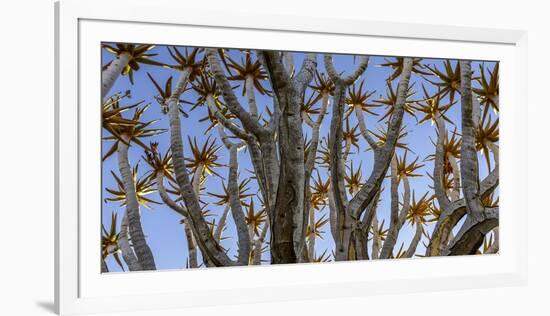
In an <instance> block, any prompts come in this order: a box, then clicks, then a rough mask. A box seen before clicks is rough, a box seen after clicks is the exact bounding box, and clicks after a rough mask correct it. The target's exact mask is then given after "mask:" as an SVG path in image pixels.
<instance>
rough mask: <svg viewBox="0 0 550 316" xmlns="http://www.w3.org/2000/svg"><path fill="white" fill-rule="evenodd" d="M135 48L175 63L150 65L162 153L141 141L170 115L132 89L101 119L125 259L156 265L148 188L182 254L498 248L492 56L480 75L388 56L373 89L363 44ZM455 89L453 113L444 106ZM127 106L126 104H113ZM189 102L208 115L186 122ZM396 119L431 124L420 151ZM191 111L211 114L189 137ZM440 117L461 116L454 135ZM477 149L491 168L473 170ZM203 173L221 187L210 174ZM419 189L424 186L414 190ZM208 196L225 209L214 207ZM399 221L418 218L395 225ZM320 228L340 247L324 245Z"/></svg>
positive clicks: (220, 260) (271, 256) (217, 261)
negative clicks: (158, 69) (113, 163)
mask: <svg viewBox="0 0 550 316" xmlns="http://www.w3.org/2000/svg"><path fill="white" fill-rule="evenodd" d="M116 47H117V50H115V48H114V46H111V45H108V46H105V48H106V49H110V50H112V51H114V52H115V53H116V54H117V56H121V55H124V58H126V59H129V58H130V57H129V56H130V55H131V54H130V53H128V52H126V51H127V50H129V49H130V48H131V46H129V45H126V46H116ZM123 48H124V49H123ZM132 49H134V51H133V52H134V53H133V54H134V55H136V54H137V55H136V56H138V55H139V54H141V55H139V56H140V57H134V59H135V60H134V61H135V62H138V63H139V62H142V63H143V58H145V59H146V60H147V61H146V62H145V63H148V64H149V65H157V66H163V67H164V69H165V70H164V71H165V72H169V76H167V77H166V78H164V81H163V78H159V76H158V75H157V74H153V73H148V77H149V81H148V83H149V84H151V85H152V86H153V87H154V90H153V91H154V92H153V93H152V95H151V97H152V98H154V99H155V100H156V101H157V103H159V104H160V106H161V110H162V114H166V120H167V121H168V124H167V127H168V130H169V140H168V141H167V139H164V141H165V142H167V143H168V144H165V145H166V147H167V148H168V149H167V150H166V151H164V152H161V151H160V150H159V145H158V143H157V142H156V141H158V139H156V140H155V142H152V143H150V145H145V144H144V142H142V140H141V139H142V138H144V137H152V136H156V135H157V134H158V133H162V132H163V131H164V130H162V129H151V128H150V125H151V124H153V123H154V122H155V121H147V122H142V121H141V118H142V115H143V113H144V111H145V109H146V108H147V107H142V106H141V105H142V104H141V103H138V104H134V105H130V106H126V107H122V106H120V105H119V103H120V101H121V100H122V99H124V98H126V97H127V96H128V95H129V93H126V94H124V93H122V94H115V95H114V96H113V97H112V98H110V99H107V100H106V101H105V103H104V109H103V112H104V114H103V126H104V128H105V130H106V131H108V133H109V134H110V136H109V137H108V139H107V140H111V141H113V145H112V147H111V148H110V149H109V150H108V151H107V152H106V154H105V159H107V157H109V156H111V155H112V154H114V153H118V158H119V173H120V177H119V176H118V175H117V174H116V173H113V175H114V176H115V177H116V179H117V183H119V187H118V189H111V188H109V190H110V191H108V192H110V193H111V196H110V197H108V198H107V200H108V201H111V202H120V205H122V206H123V207H126V212H125V216H124V218H123V220H122V224H121V229H120V233H118V235H117V234H115V232H116V230H115V231H113V233H110V234H106V236H110V237H109V238H110V239H109V238H108V240H114V241H112V242H111V243H112V244H116V247H115V246H109V247H110V248H109V247H107V246H106V249H108V250H107V251H106V252H105V256H109V255H111V254H113V253H115V252H113V249H117V251H120V252H121V253H122V256H123V258H124V261H125V262H126V265H127V266H128V267H129V269H130V270H146V269H155V262H154V257H153V252H151V249H150V247H149V246H148V244H147V242H146V240H145V237H144V236H145V235H144V233H143V228H141V227H140V224H139V222H140V217H139V206H140V203H141V206H148V205H154V203H158V202H157V201H155V200H154V199H151V198H150V197H147V196H146V195H147V194H149V193H151V192H154V193H155V194H158V195H159V196H160V200H161V201H162V203H163V204H164V205H166V206H168V208H169V209H171V210H172V211H174V212H176V213H177V214H178V215H179V216H180V217H181V222H182V223H183V225H184V233H185V238H186V240H187V255H188V260H187V266H188V267H190V268H196V267H199V266H202V265H204V266H208V267H211V266H237V265H255V264H260V263H261V262H264V261H266V260H267V261H270V262H271V263H272V264H279V263H299V262H324V261H328V260H330V259H331V257H333V259H334V260H336V261H345V260H367V259H390V258H411V257H413V256H415V255H418V254H417V252H418V251H423V249H424V248H425V249H426V253H425V256H439V255H460V254H475V253H476V252H478V251H480V252H483V253H496V252H497V251H498V240H497V236H498V227H497V226H498V203H497V202H495V200H494V197H493V194H495V192H496V188H497V186H498V117H497V118H492V117H491V115H490V114H487V113H486V112H487V111H488V110H487V109H488V108H492V109H493V110H495V111H498V67H497V66H495V67H494V69H493V70H490V71H489V70H488V73H489V75H486V73H485V69H484V68H483V66H481V68H480V75H481V77H475V76H473V72H472V70H471V65H470V62H467V61H460V62H457V63H456V64H455V65H453V62H451V61H449V60H447V61H444V62H443V66H444V71H440V70H439V69H438V67H437V66H436V65H425V64H423V60H422V59H420V58H408V57H403V58H401V57H399V58H395V59H391V60H390V59H388V60H386V62H385V63H382V64H381V66H384V67H389V68H391V69H390V73H389V74H388V78H387V79H384V81H383V87H382V89H385V90H386V91H385V92H386V96H385V97H382V96H380V97H379V98H377V99H374V100H371V98H372V96H373V95H374V94H375V92H376V89H373V88H372V87H369V71H368V69H369V67H371V65H370V64H369V62H371V58H369V56H360V57H359V58H358V59H357V60H355V61H354V63H353V65H351V66H350V67H348V69H338V66H337V65H339V63H338V62H335V60H333V56H332V55H331V54H324V55H318V54H315V53H304V54H302V55H301V56H302V57H303V58H300V59H299V60H301V65H295V61H294V60H295V59H294V55H293V53H290V52H278V51H263V50H241V51H240V50H231V51H229V50H225V49H211V48H204V49H202V48H194V49H192V50H191V51H189V50H188V49H181V48H177V47H170V48H168V53H169V57H170V58H171V61H163V62H160V61H152V62H151V60H150V59H148V58H149V57H152V56H153V54H150V53H147V55H143V54H144V53H145V52H146V51H149V49H146V50H144V48H142V47H141V46H140V47H139V50H138V51H137V52H136V49H137V48H135V47H134V48H132ZM142 50H143V52H142ZM182 51H183V52H182ZM138 53H139V54H138ZM134 55H131V56H134ZM354 59H355V58H354ZM129 60H130V59H129ZM123 61H124V60H123ZM116 62H118V61H116ZM116 62H115V64H116ZM174 62H175V64H173V63H174ZM129 65H130V64H129V61H128V66H129ZM132 65H134V64H133V63H132ZM115 66H116V65H114V64H113V63H111V64H109V65H107V68H106V69H108V68H109V67H111V68H112V67H115ZM134 66H135V65H134ZM117 67H120V66H117ZM125 67H126V66H125ZM129 67H130V70H131V71H136V70H137V69H136V68H135V67H133V68H132V67H131V66H129ZM121 69H122V68H121ZM130 70H128V72H127V74H130ZM105 71H107V70H105ZM110 71H111V72H113V70H112V69H111V70H110ZM111 72H109V73H111ZM113 73H114V72H113ZM116 73H119V71H118V70H117V71H116ZM120 73H122V74H125V73H124V72H122V70H120ZM113 78H114V79H116V77H115V76H114V75H113ZM114 79H113V80H114ZM157 80H158V81H157ZM472 81H473V82H474V83H477V84H478V85H479V86H480V87H479V88H477V87H472ZM417 82H419V85H420V86H421V87H422V92H423V96H420V97H417V94H416V92H415V91H414V90H413V85H414V84H415V83H417ZM159 83H164V84H159ZM111 86H112V84H111ZM426 86H428V87H426ZM378 90H380V88H378ZM430 90H432V91H433V90H435V92H430ZM456 95H460V109H459V111H460V122H457V120H456V119H453V115H452V114H450V113H451V112H452V111H453V110H455V111H456V108H457V104H458V100H455V97H456ZM192 97H195V98H196V99H195V100H193V101H185V100H191V98H192ZM414 98H418V99H416V100H413V99H414ZM186 106H189V107H190V108H189V110H186V109H185V107H186ZM381 107H383V109H382V111H381V112H379V111H378V109H379V108H381ZM130 111H134V112H133V113H134V115H133V116H125V115H123V114H124V113H127V112H130ZM195 111H202V112H201V113H204V114H205V116H203V117H200V118H199V119H198V120H197V121H193V120H195V119H196V115H195V114H194V113H195ZM374 116H377V117H378V118H377V119H378V122H380V123H378V122H376V121H373V118H374ZM405 119H415V120H416V124H417V126H419V125H422V124H424V123H425V122H427V121H430V122H431V123H432V126H434V127H433V128H430V129H432V131H433V132H434V134H435V137H436V139H435V140H434V141H433V142H432V143H433V144H434V146H433V147H434V148H433V151H432V154H430V155H427V156H424V157H425V158H426V159H425V160H424V162H425V163H421V162H422V160H421V158H420V157H419V155H415V157H414V158H413V159H410V158H408V157H411V156H410V155H414V148H409V145H408V143H407V141H406V140H405V138H406V137H411V136H410V134H411V133H412V134H414V130H412V131H411V130H409V129H408V128H407V127H406V126H405ZM201 122H207V123H208V124H209V126H208V127H207V128H206V129H205V130H201V132H202V133H203V135H204V138H203V139H197V138H198V137H197V136H196V135H197V133H190V130H189V129H193V128H195V127H196V126H198V124H199V123H201ZM371 124H375V125H377V126H374V125H372V126H371ZM447 124H449V125H455V130H454V131H453V132H452V133H451V134H450V133H449V132H448V131H447V128H446V125H447ZM407 125H409V126H410V125H411V121H410V120H409V121H408V122H407ZM412 125H414V122H412ZM428 125H429V124H428ZM457 128H459V130H460V131H457ZM413 129H414V128H413ZM191 134H193V135H195V136H193V137H191ZM184 137H186V138H187V142H184V141H183V139H184ZM425 143H426V144H430V141H429V137H426V139H425ZM134 144H135V145H137V146H139V147H140V148H141V149H142V150H143V154H142V155H141V159H143V160H144V161H146V162H147V166H148V168H149V171H148V172H147V173H146V174H145V175H144V176H142V177H136V176H132V172H131V168H130V161H129V158H128V146H132V145H134ZM186 144H187V145H186ZM426 146H431V145H426ZM366 152H368V155H367V154H366ZM480 154H483V155H484V156H485V159H486V165H487V168H489V174H488V176H486V177H485V178H484V179H482V180H480V179H479V177H480V170H479V166H478V155H480ZM489 154H490V155H491V156H492V159H490V158H489ZM408 155H409V156H408ZM364 157H372V159H362V158H364ZM422 159H423V158H422ZM432 161H433V170H431V172H430V173H429V176H430V177H431V178H432V179H433V186H432V187H431V188H432V189H430V190H428V192H426V189H423V190H420V189H418V188H417V187H416V185H417V184H416V181H417V180H412V179H413V178H422V177H423V175H422V172H420V171H421V170H422V169H423V168H425V167H426V166H428V167H429V166H430V165H431V164H432ZM491 161H493V162H494V164H493V165H491ZM428 162H429V163H430V165H427V164H428ZM132 163H133V164H134V165H138V162H137V161H133V162H132ZM491 168H493V169H492V170H491ZM366 171H368V172H366ZM135 174H137V170H136V172H135ZM212 179H217V180H212ZM208 181H210V182H208ZM212 181H216V182H218V183H220V186H219V190H213V189H211V188H210V187H208V184H207V183H212ZM144 188H145V189H144ZM415 188H416V190H415ZM144 190H145V191H144ZM415 192H417V193H418V192H422V195H420V197H419V198H418V199H417V195H416V193H415ZM387 196H389V199H388V201H389V203H384V202H383V201H384V199H385V198H386V197H387ZM144 203H145V204H144ZM211 208H219V209H220V212H219V213H218V214H217V215H213V212H211ZM385 214H388V215H389V216H386V215H385ZM382 218H383V219H382ZM115 226H116V221H115ZM327 226H328V227H327ZM325 227H326V229H325ZM432 227H433V228H432ZM405 228H406V229H411V230H413V232H412V233H411V234H409V235H410V236H409V238H408V239H405V240H402V239H404V235H405V234H404V233H403V230H404V229H405ZM228 231H229V232H233V234H232V235H227V232H228ZM325 232H326V233H325ZM491 232H492V233H491ZM155 233H156V232H149V234H155ZM112 234H115V236H118V237H117V238H114V237H113V236H111V235H112ZM327 236H329V237H330V238H329V239H331V241H333V242H334V248H331V247H327V248H326V249H319V244H320V243H323V244H324V245H327V243H326V242H325V241H324V239H325V238H327ZM489 236H490V237H489ZM493 236H494V238H495V239H493ZM486 237H487V238H486ZM125 238H126V239H125ZM106 240H107V239H106ZM125 241H126V243H125ZM128 241H131V242H128ZM483 245H485V246H484V247H482V246H483ZM397 246H399V247H397ZM422 247H424V248H422ZM419 249H420V250H419ZM266 253H267V254H268V259H267V258H265V257H264V258H262V256H263V255H264V254H266ZM318 254H320V255H318ZM201 260H202V263H201V262H200V261H201Z"/></svg>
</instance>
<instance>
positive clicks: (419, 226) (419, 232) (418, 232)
mask: <svg viewBox="0 0 550 316" xmlns="http://www.w3.org/2000/svg"><path fill="white" fill-rule="evenodd" d="M422 233H423V228H422V224H421V223H420V222H419V221H417V222H416V231H415V233H414V236H413V238H412V240H411V243H410V244H409V248H408V249H407V251H406V252H405V254H404V255H403V257H405V258H412V257H413V256H414V254H415V252H416V248H417V247H418V243H419V242H420V239H422Z"/></svg>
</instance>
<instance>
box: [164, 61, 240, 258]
mask: <svg viewBox="0 0 550 316" xmlns="http://www.w3.org/2000/svg"><path fill="white" fill-rule="evenodd" d="M189 73H190V69H185V70H183V71H182V72H181V74H180V78H179V79H178V82H177V84H176V87H175V89H174V91H173V92H172V95H171V96H170V99H169V100H168V109H169V112H168V116H169V120H170V143H171V150H172V161H173V163H174V173H175V175H176V181H177V183H178V186H179V189H180V192H181V195H182V198H183V200H184V202H185V205H186V207H187V211H188V213H189V217H188V218H187V219H186V220H189V222H190V226H192V227H193V232H194V233H195V237H196V241H197V244H198V246H199V248H200V249H201V252H202V254H203V256H204V257H205V259H206V260H208V262H210V263H211V264H212V265H215V266H233V265H235V262H233V261H232V260H231V259H229V257H228V256H227V254H226V253H225V251H224V249H223V248H222V247H221V246H220V245H219V243H217V242H216V240H215V239H214V237H213V236H212V233H211V232H210V228H209V227H208V223H207V222H206V220H205V219H204V218H203V216H202V210H201V207H200V205H199V198H198V196H197V195H196V194H195V192H194V190H193V186H192V184H191V182H190V180H189V174H188V172H187V168H186V166H185V156H184V154H183V141H182V136H181V135H182V130H181V121H180V117H179V106H178V101H179V98H180V96H181V93H183V91H184V88H185V86H186V84H187V81H188V77H189Z"/></svg>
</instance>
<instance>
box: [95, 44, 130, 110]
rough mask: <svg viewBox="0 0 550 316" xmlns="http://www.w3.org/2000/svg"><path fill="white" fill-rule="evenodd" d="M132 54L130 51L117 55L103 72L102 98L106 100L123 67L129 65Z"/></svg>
mask: <svg viewBox="0 0 550 316" xmlns="http://www.w3.org/2000/svg"><path fill="white" fill-rule="evenodd" d="M131 58H132V56H130V54H128V53H122V54H120V55H116V56H115V58H114V59H113V61H112V62H111V64H109V66H107V69H105V70H104V71H103V72H102V73H101V100H104V99H105V97H106V96H107V94H109V91H111V88H112V87H113V85H114V84H115V81H116V80H117V78H118V76H120V73H121V72H122V69H124V67H126V66H127V65H128V62H129V61H130V59H131Z"/></svg>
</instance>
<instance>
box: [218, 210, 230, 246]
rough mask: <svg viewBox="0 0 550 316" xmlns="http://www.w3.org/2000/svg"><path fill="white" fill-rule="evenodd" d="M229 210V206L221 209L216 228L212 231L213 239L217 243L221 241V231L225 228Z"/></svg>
mask: <svg viewBox="0 0 550 316" xmlns="http://www.w3.org/2000/svg"><path fill="white" fill-rule="evenodd" d="M230 210H231V207H230V206H229V204H227V205H226V206H225V207H224V209H223V213H222V216H220V220H219V222H218V226H216V230H215V231H214V238H215V239H216V241H217V242H221V240H222V235H223V230H224V228H225V223H226V221H227V215H229V211H230Z"/></svg>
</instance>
